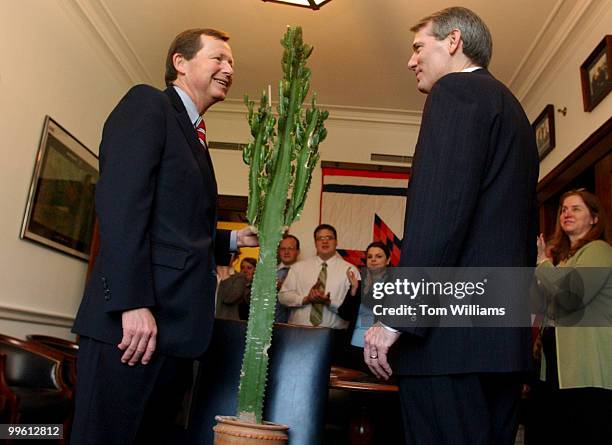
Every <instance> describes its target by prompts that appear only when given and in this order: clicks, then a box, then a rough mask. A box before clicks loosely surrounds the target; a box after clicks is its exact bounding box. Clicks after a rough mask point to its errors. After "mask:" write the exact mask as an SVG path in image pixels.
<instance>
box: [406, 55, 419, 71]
mask: <svg viewBox="0 0 612 445" xmlns="http://www.w3.org/2000/svg"><path fill="white" fill-rule="evenodd" d="M416 66H417V63H416V54H413V55H412V56H411V57H410V59H408V69H409V70H412V71H414V70H415V69H416Z"/></svg>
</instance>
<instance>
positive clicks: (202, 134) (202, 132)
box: [195, 116, 208, 149]
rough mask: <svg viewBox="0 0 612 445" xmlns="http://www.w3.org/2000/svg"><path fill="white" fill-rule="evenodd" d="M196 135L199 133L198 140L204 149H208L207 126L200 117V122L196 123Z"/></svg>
mask: <svg viewBox="0 0 612 445" xmlns="http://www.w3.org/2000/svg"><path fill="white" fill-rule="evenodd" d="M195 129H196V133H198V139H199V141H200V144H202V147H204V149H207V148H208V144H207V143H206V124H205V123H204V119H202V116H200V117H198V120H197V121H196V123H195Z"/></svg>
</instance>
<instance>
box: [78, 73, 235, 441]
mask: <svg viewBox="0 0 612 445" xmlns="http://www.w3.org/2000/svg"><path fill="white" fill-rule="evenodd" d="M96 212H97V215H98V218H99V222H100V252H99V255H98V258H97V260H96V263H95V266H94V269H93V272H92V274H91V277H90V279H89V282H88V284H87V287H86V290H85V294H84V296H83V301H82V303H81V306H80V308H79V312H78V315H77V319H76V322H75V325H74V332H76V333H78V334H80V335H81V336H82V338H86V341H90V340H91V341H93V342H94V344H95V347H89V345H86V347H87V349H88V351H90V352H88V353H87V354H88V355H89V357H83V358H82V357H81V356H80V357H79V361H80V363H79V364H80V366H82V367H85V368H84V369H83V370H81V369H79V376H80V377H81V375H83V376H84V377H83V378H82V379H81V380H82V381H81V382H80V383H81V384H80V386H79V387H78V391H80V392H81V393H82V394H86V393H87V394H88V391H90V390H91V388H92V387H94V386H100V385H102V386H104V385H111V386H108V388H109V389H110V388H112V389H113V391H114V392H115V394H113V397H116V398H118V399H121V400H123V399H122V397H123V395H124V394H123V393H122V392H124V393H125V397H124V399H125V400H126V402H125V404H130V403H131V402H130V400H135V399H136V398H138V397H140V398H141V399H144V400H145V403H146V400H147V396H146V393H147V392H148V393H149V394H153V392H154V386H155V385H156V383H155V382H156V380H157V379H159V378H160V377H159V376H160V375H162V376H163V374H164V372H165V371H164V369H165V368H166V367H167V366H168V364H169V363H172V364H171V366H170V367H171V368H176V367H177V366H176V363H177V362H173V358H177V357H178V358H193V357H197V356H199V355H201V354H202V353H203V352H204V351H205V350H206V348H207V346H208V343H209V340H210V335H211V331H212V325H213V319H214V290H215V285H216V279H215V275H214V270H215V264H216V263H215V256H216V257H217V261H219V262H220V263H226V262H227V260H228V255H229V253H228V250H229V232H224V231H220V232H216V229H215V226H216V220H217V185H216V181H215V175H214V171H213V166H212V163H211V160H210V156H209V154H208V152H207V150H204V149H203V148H202V146H201V145H200V143H199V141H198V139H197V135H196V131H195V129H194V127H193V124H192V123H191V121H190V119H189V116H188V114H187V111H186V109H185V107H184V105H183V103H182V102H181V100H180V98H179V96H178V94H177V93H176V91H175V90H174V88H168V89H167V90H166V91H165V92H162V91H159V90H156V89H155V88H152V87H150V86H146V85H139V86H136V87H134V88H132V89H131V90H130V91H129V92H128V93H127V94H126V95H125V97H124V98H123V99H122V100H121V101H120V102H119V104H118V105H117V107H116V108H115V109H114V110H113V111H112V113H111V114H110V116H109V117H108V119H107V121H106V123H105V125H104V131H103V135H102V142H101V145H100V181H99V182H98V184H97V188H96ZM141 307H148V308H150V309H151V311H152V313H153V315H154V317H155V320H156V323H157V328H158V336H157V349H156V352H155V355H154V360H153V361H152V362H151V363H150V364H149V365H146V366H143V365H137V366H135V367H134V368H128V367H127V365H124V364H121V363H120V361H119V357H120V356H121V354H120V351H119V350H118V349H117V348H116V345H117V344H118V343H119V342H120V341H121V337H122V326H121V314H122V312H123V311H126V310H130V309H135V308H141ZM98 343H100V344H98ZM106 345H108V347H106ZM94 349H95V350H96V351H95V352H92V351H93V350H94ZM100 351H102V352H100ZM104 351H106V352H104ZM92 354H93V355H92ZM100 354H102V357H106V358H104V360H102V359H100V358H97V359H95V360H94V359H92V357H93V356H94V355H95V356H96V357H97V356H98V355H100ZM178 362H181V360H180V359H178ZM100 363H102V364H108V367H105V368H103V369H104V371H101V368H100V367H101V365H100ZM182 363H188V362H187V361H183V362H182ZM180 367H181V366H179V368H180ZM136 368H143V369H142V370H138V371H136V370H135V369H136ZM184 368H185V366H183V367H182V369H184ZM81 371H82V372H81ZM138 373H142V375H139V374H138ZM160 373H161V374H160ZM94 375H95V376H96V377H92V376H94ZM85 376H87V377H85ZM130 376H135V377H134V378H135V380H136V381H135V382H130V380H129V379H130ZM161 378H163V377H161ZM117 379H120V381H123V382H124V384H123V385H122V384H116V383H114V382H116V380H117ZM141 384H142V385H144V386H139V385H141ZM113 385H114V386H113ZM94 393H95V390H94ZM82 397H87V400H81V402H82V403H83V404H85V403H87V404H91V403H93V402H92V401H91V400H90V399H91V398H92V397H93V398H94V399H95V398H96V397H100V396H99V395H94V396H91V395H87V396H85V395H83V396H82ZM117 403H118V404H119V405H120V403H119V402H117ZM78 404H79V400H78V399H77V409H79V406H78ZM83 404H82V405H81V406H80V408H81V409H82V410H83V409H84V408H83V407H84V406H85V405H83ZM88 406H89V405H88ZM85 409H86V408H85ZM121 409H124V407H121ZM143 409H144V406H143V407H142V408H141V410H140V411H142V410H143ZM138 412H139V410H138V409H137V410H136V413H131V412H130V413H129V414H128V413H125V412H124V413H121V412H118V413H105V414H104V415H105V416H110V417H111V418H112V417H118V418H120V417H126V416H127V415H129V416H132V417H136V421H135V422H136V426H137V425H138V421H139V417H138ZM141 414H142V413H141ZM90 415H91V416H94V415H102V414H101V413H98V414H90ZM80 419H81V418H79V413H77V422H78V421H79V420H80ZM98 420H100V419H98ZM112 422H118V421H117V420H113V421H112ZM112 422H111V421H109V424H111V426H112ZM75 423H76V422H75ZM117 425H119V423H117ZM78 427H79V425H77V431H79V429H78ZM118 428H120V429H121V428H123V429H124V430H125V431H123V432H121V431H119V432H118V433H117V436H112V435H111V434H110V433H109V434H108V435H107V443H116V442H114V440H117V438H118V437H122V438H123V439H122V441H127V442H129V440H128V439H127V438H126V437H130V434H134V433H135V431H127V430H130V429H132V430H133V428H134V427H133V422H132V423H131V424H129V425H127V424H126V425H123V426H118ZM104 434H106V432H104ZM102 435H103V433H102V432H100V431H98V433H96V436H100V441H102V440H103V439H102V437H101V436H102ZM131 437H133V436H131ZM83 440H89V439H85V438H83ZM108 440H110V442H108Z"/></svg>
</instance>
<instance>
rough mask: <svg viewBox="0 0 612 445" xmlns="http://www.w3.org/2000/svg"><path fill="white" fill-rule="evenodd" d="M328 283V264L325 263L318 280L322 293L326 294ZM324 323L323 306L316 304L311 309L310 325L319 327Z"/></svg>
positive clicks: (317, 284)
mask: <svg viewBox="0 0 612 445" xmlns="http://www.w3.org/2000/svg"><path fill="white" fill-rule="evenodd" d="M326 283H327V263H326V262H323V264H321V272H319V277H318V278H317V283H316V286H317V287H318V288H319V290H320V291H321V292H322V293H325V285H326ZM322 321H323V304H322V303H315V304H313V305H312V307H311V308H310V323H312V325H313V326H319V325H320V324H321V322H322Z"/></svg>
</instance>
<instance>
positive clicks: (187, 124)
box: [165, 87, 217, 195]
mask: <svg viewBox="0 0 612 445" xmlns="http://www.w3.org/2000/svg"><path fill="white" fill-rule="evenodd" d="M165 93H166V94H167V95H168V97H169V98H170V102H171V103H172V105H173V106H174V109H175V111H176V119H177V121H178V123H179V125H180V127H181V130H182V132H183V134H184V136H185V139H186V140H187V142H188V143H189V147H190V148H191V153H192V154H193V156H194V158H195V160H196V162H197V163H198V165H199V167H200V171H201V172H202V176H203V179H204V181H205V182H208V181H210V186H211V187H212V190H214V193H215V195H216V194H217V180H216V178H215V171H214V169H213V164H212V159H211V158H210V153H209V152H208V149H203V147H202V145H201V144H200V141H199V139H198V135H197V133H196V130H195V128H194V127H193V124H192V123H191V120H190V119H189V114H188V113H187V110H186V109H185V106H184V105H183V102H182V101H181V98H180V97H179V95H178V94H177V93H176V91H174V88H173V87H168V88H166V91H165Z"/></svg>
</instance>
